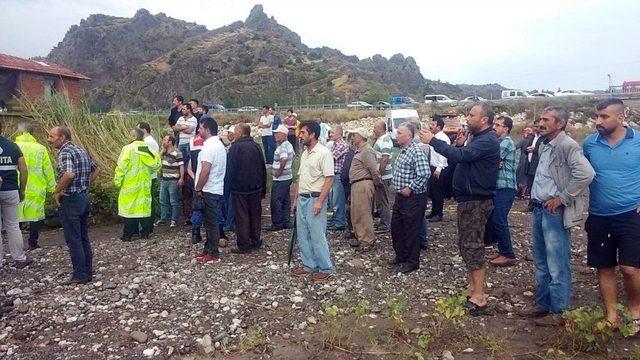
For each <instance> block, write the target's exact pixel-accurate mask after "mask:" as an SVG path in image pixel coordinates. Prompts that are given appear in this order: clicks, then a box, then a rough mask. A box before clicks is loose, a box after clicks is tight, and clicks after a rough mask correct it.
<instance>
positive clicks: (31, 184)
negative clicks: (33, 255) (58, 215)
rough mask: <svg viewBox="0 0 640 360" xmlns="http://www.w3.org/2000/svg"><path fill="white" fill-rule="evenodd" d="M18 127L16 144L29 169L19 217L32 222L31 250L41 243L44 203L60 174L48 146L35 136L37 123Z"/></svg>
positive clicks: (30, 226)
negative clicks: (50, 157) (56, 175)
mask: <svg viewBox="0 0 640 360" xmlns="http://www.w3.org/2000/svg"><path fill="white" fill-rule="evenodd" d="M18 131H19V132H20V135H18V136H17V137H16V145H18V147H20V150H21V151H22V155H23V156H24V160H25V162H26V163H27V169H28V170H29V178H28V180H27V188H26V189H25V193H24V201H22V202H21V203H20V205H18V220H19V221H20V222H23V223H29V250H33V249H37V248H39V247H40V246H39V245H38V236H39V234H40V228H42V224H43V220H44V218H45V213H44V203H45V201H46V200H47V193H53V191H54V190H55V189H56V178H55V174H54V172H53V166H52V165H51V159H49V153H48V152H47V149H46V148H45V147H44V145H41V144H40V143H38V141H37V140H36V138H35V137H33V127H32V126H31V125H30V124H27V123H22V124H19V125H18Z"/></svg>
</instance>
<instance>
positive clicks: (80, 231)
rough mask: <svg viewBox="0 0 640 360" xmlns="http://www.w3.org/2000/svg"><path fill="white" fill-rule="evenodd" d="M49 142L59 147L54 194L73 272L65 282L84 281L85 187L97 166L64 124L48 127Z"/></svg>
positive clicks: (87, 253)
mask: <svg viewBox="0 0 640 360" xmlns="http://www.w3.org/2000/svg"><path fill="white" fill-rule="evenodd" d="M48 141H49V143H50V144H51V145H53V147H55V148H56V149H60V154H59V155H58V167H57V169H56V178H57V180H58V186H56V190H55V192H54V197H55V200H56V203H58V204H59V205H60V220H61V221H62V229H63V230H64V237H65V240H66V242H67V246H68V247H69V254H70V255H71V264H72V265H73V275H71V279H69V280H68V281H66V282H65V283H64V284H65V285H75V284H86V283H87V282H89V281H91V280H92V279H93V265H92V263H93V252H92V250H91V243H90V242H89V232H88V227H89V194H88V190H89V185H90V183H91V181H93V180H95V179H96V177H97V176H98V166H97V165H96V162H95V161H93V159H92V158H91V156H90V155H89V153H88V152H87V151H86V150H85V149H82V148H80V147H78V146H77V145H76V144H74V143H72V142H71V131H70V130H69V129H68V128H67V127H64V126H57V127H54V128H53V129H51V131H49V137H48Z"/></svg>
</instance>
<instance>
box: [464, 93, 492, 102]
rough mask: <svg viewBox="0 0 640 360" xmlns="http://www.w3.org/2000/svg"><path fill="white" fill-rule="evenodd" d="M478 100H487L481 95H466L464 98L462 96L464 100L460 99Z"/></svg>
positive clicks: (467, 100)
mask: <svg viewBox="0 0 640 360" xmlns="http://www.w3.org/2000/svg"><path fill="white" fill-rule="evenodd" d="M478 101H487V99H485V98H483V97H482V96H475V95H474V96H467V97H466V98H464V100H462V102H478Z"/></svg>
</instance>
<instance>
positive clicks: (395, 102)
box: [391, 96, 417, 106]
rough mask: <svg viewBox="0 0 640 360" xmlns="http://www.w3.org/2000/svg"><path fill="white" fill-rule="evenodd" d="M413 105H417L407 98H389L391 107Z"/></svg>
mask: <svg viewBox="0 0 640 360" xmlns="http://www.w3.org/2000/svg"><path fill="white" fill-rule="evenodd" d="M413 104H417V102H416V101H415V100H413V99H412V98H410V97H408V96H394V97H392V98H391V106H405V105H413Z"/></svg>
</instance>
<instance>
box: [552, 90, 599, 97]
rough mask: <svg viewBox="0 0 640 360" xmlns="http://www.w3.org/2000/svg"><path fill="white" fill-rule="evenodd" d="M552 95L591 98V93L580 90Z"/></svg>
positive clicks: (563, 91) (564, 91) (562, 91)
mask: <svg viewBox="0 0 640 360" xmlns="http://www.w3.org/2000/svg"><path fill="white" fill-rule="evenodd" d="M554 95H555V96H591V95H593V93H590V92H586V91H582V90H575V89H567V90H561V91H558V92H557V93H555V94H554Z"/></svg>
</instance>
